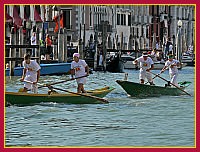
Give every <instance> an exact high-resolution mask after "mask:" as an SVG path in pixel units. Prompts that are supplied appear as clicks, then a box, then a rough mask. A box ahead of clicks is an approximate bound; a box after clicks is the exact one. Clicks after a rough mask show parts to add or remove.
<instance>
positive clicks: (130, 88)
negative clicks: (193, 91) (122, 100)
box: [116, 80, 187, 97]
mask: <svg viewBox="0 0 200 152" xmlns="http://www.w3.org/2000/svg"><path fill="white" fill-rule="evenodd" d="M116 82H117V83H118V84H119V85H120V86H121V87H122V88H123V89H124V90H125V91H126V93H127V94H129V95H130V96H133V97H149V96H151V97H152V96H161V95H170V96H178V95H181V94H184V92H183V91H181V90H180V89H178V88H174V87H168V86H166V87H165V86H163V87H162V86H155V85H146V84H140V83H135V82H130V81H123V80H117V81H116ZM185 87H187V86H186V85H184V86H183V87H181V89H184V88H185Z"/></svg>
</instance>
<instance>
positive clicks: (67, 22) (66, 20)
mask: <svg viewBox="0 0 200 152" xmlns="http://www.w3.org/2000/svg"><path fill="white" fill-rule="evenodd" d="M63 25H64V27H66V29H71V28H72V27H71V11H70V10H64V11H63Z"/></svg>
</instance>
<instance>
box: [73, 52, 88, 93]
mask: <svg viewBox="0 0 200 152" xmlns="http://www.w3.org/2000/svg"><path fill="white" fill-rule="evenodd" d="M79 58H80V54H79V53H74V54H73V59H74V61H72V64H71V75H72V77H73V75H75V77H76V78H77V77H82V76H85V75H89V67H88V65H87V63H86V62H85V60H81V59H79ZM76 82H77V84H78V88H77V92H78V93H86V91H85V89H84V84H86V77H83V78H79V79H76Z"/></svg>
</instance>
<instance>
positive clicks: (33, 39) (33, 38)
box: [31, 36, 36, 45]
mask: <svg viewBox="0 0 200 152" xmlns="http://www.w3.org/2000/svg"><path fill="white" fill-rule="evenodd" d="M31 45H36V36H31Z"/></svg>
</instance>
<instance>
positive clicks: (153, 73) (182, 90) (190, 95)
mask: <svg viewBox="0 0 200 152" xmlns="http://www.w3.org/2000/svg"><path fill="white" fill-rule="evenodd" d="M149 73H151V74H153V75H157V74H155V73H153V72H151V71H149ZM157 76H158V77H159V78H161V79H162V80H164V81H166V82H168V83H170V84H171V85H173V86H175V87H176V88H177V89H179V90H181V91H183V92H184V93H186V94H187V95H189V96H192V95H191V94H189V93H188V92H186V91H185V90H183V89H181V88H180V87H178V86H176V85H175V84H173V83H171V82H170V81H167V80H166V79H165V78H163V77H161V76H160V75H157Z"/></svg>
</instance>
